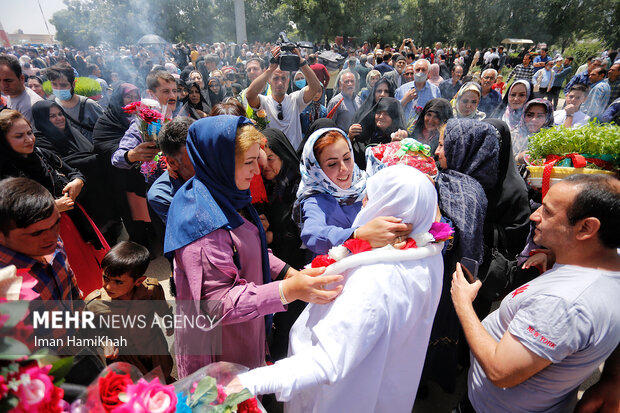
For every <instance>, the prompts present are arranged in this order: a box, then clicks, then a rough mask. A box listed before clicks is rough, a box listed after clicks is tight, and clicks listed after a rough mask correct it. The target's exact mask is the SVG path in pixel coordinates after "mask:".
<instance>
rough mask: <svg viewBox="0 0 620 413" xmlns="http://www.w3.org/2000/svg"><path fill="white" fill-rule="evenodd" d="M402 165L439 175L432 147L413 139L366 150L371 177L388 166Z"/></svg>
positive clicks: (368, 170)
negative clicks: (432, 154)
mask: <svg viewBox="0 0 620 413" xmlns="http://www.w3.org/2000/svg"><path fill="white" fill-rule="evenodd" d="M401 163H402V164H405V165H409V166H413V167H414V168H416V169H417V170H419V171H421V172H424V173H425V174H427V175H430V176H435V175H437V166H436V165H435V160H434V159H433V158H432V156H431V147H430V146H428V145H425V144H422V143H420V142H418V141H416V140H415V139H413V138H406V139H403V140H402V141H399V142H390V143H384V144H381V145H376V146H370V147H368V148H366V165H367V166H366V171H367V172H368V174H370V175H374V174H375V173H377V172H378V171H380V170H381V169H383V168H385V167H386V166H391V165H397V164H401Z"/></svg>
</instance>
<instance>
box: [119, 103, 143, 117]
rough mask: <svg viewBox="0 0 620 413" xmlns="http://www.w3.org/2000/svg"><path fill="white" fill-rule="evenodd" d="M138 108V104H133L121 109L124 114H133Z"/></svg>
mask: <svg viewBox="0 0 620 413" xmlns="http://www.w3.org/2000/svg"><path fill="white" fill-rule="evenodd" d="M139 107H140V102H133V103H130V104H129V105H127V106H124V107H123V110H124V111H125V113H129V114H133V113H134V112H135V111H136V109H137V108H139Z"/></svg>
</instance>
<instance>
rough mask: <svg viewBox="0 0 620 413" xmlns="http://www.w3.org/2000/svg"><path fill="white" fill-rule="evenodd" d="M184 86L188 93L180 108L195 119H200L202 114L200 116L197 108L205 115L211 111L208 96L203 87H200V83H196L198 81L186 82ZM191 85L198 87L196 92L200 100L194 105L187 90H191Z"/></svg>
mask: <svg viewBox="0 0 620 413" xmlns="http://www.w3.org/2000/svg"><path fill="white" fill-rule="evenodd" d="M185 87H187V92H188V93H187V96H186V97H185V99H183V107H182V109H181V110H182V111H184V112H185V113H187V115H188V116H189V117H191V118H192V119H196V120H198V119H202V116H200V114H199V113H198V110H201V111H203V112H204V113H206V114H207V115H208V114H209V113H211V104H210V102H209V96H208V95H207V93H206V92H205V91H204V90H203V89H200V85H199V84H198V82H190V83H187V84H186V85H185ZM192 87H195V88H196V89H198V93H199V94H200V102H198V104H196V105H194V104H193V103H192V102H191V101H190V100H189V91H190V90H191V88H192Z"/></svg>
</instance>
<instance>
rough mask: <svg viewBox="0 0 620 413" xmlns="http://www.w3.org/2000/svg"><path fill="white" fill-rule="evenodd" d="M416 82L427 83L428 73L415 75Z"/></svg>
mask: <svg viewBox="0 0 620 413" xmlns="http://www.w3.org/2000/svg"><path fill="white" fill-rule="evenodd" d="M413 78H414V80H415V81H416V82H417V83H422V82H426V78H427V76H426V73H424V72H417V73H416V74H415V75H413Z"/></svg>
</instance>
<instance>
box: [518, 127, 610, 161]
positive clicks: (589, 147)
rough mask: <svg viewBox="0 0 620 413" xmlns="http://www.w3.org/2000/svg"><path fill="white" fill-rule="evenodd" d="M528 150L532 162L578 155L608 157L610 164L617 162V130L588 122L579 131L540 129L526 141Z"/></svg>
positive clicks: (563, 128) (560, 128) (556, 128)
mask: <svg viewBox="0 0 620 413" xmlns="http://www.w3.org/2000/svg"><path fill="white" fill-rule="evenodd" d="M528 149H529V153H530V155H531V156H532V157H533V158H534V159H544V158H546V157H547V155H567V154H569V153H581V154H591V155H611V157H612V158H611V159H612V162H614V163H616V164H618V161H620V156H619V155H618V154H620V128H619V127H618V126H616V125H611V124H601V125H599V124H597V123H595V122H594V121H591V122H590V123H588V124H587V125H586V126H583V127H581V128H570V129H567V128H565V127H563V126H557V127H555V128H550V129H543V130H541V131H540V132H538V133H537V134H536V135H533V136H531V137H530V139H529V144H528Z"/></svg>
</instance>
